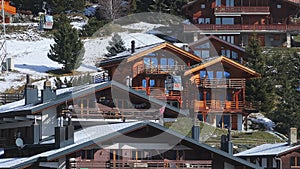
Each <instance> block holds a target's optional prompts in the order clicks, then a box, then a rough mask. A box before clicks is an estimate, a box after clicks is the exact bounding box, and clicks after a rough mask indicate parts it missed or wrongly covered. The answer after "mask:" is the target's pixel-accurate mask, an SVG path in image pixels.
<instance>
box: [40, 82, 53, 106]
mask: <svg viewBox="0 0 300 169" xmlns="http://www.w3.org/2000/svg"><path fill="white" fill-rule="evenodd" d="M54 98H56V92H55V91H54V90H52V89H51V82H50V81H49V79H48V77H47V80H46V81H45V82H44V90H42V102H43V103H45V102H47V101H49V100H52V99H54Z"/></svg>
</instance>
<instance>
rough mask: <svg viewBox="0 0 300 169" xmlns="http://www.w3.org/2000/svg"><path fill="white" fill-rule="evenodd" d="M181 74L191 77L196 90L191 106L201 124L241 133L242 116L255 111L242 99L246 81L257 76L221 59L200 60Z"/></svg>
mask: <svg viewBox="0 0 300 169" xmlns="http://www.w3.org/2000/svg"><path fill="white" fill-rule="evenodd" d="M184 75H191V78H190V81H191V82H192V84H194V85H196V86H197V87H198V90H199V93H197V94H196V95H194V99H195V100H194V104H193V105H194V113H195V114H198V118H199V119H200V120H201V121H204V122H209V123H211V124H213V125H215V126H216V127H222V128H224V127H225V128H227V127H231V128H232V129H233V130H242V122H243V120H242V119H243V117H245V116H248V114H249V113H251V112H254V111H255V109H253V108H252V107H251V105H250V104H249V103H247V102H246V100H245V95H246V91H245V84H246V80H247V79H249V78H256V77H259V76H260V74H258V73H256V72H255V71H253V70H251V69H249V68H247V67H245V66H243V65H241V64H238V63H237V62H235V61H233V60H231V59H228V58H227V57H224V56H221V57H216V58H209V59H207V60H203V64H201V65H199V66H196V67H194V68H191V69H189V70H187V71H186V72H185V74H184ZM191 98H192V97H191ZM245 122H246V121H245Z"/></svg>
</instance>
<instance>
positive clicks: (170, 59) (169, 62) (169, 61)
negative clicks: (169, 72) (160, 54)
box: [168, 58, 175, 66]
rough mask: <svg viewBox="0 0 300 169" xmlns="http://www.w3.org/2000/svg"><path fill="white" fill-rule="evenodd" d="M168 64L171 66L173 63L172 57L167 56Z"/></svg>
mask: <svg viewBox="0 0 300 169" xmlns="http://www.w3.org/2000/svg"><path fill="white" fill-rule="evenodd" d="M168 65H171V66H173V65H175V61H174V59H172V58H168Z"/></svg>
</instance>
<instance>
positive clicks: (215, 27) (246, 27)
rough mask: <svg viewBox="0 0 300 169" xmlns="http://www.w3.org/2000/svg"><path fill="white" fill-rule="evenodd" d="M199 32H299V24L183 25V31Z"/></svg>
mask: <svg viewBox="0 0 300 169" xmlns="http://www.w3.org/2000/svg"><path fill="white" fill-rule="evenodd" d="M201 30H215V31H218V30H224V31H228V30H229V31H230V30H235V31H242V30H248V31H254V30H274V31H275V30H277V31H299V30H300V24H291V25H286V24H270V25H241V24H234V25H221V24H196V25H184V31H186V32H191V31H193V32H194V31H201Z"/></svg>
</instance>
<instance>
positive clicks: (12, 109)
mask: <svg viewBox="0 0 300 169" xmlns="http://www.w3.org/2000/svg"><path fill="white" fill-rule="evenodd" d="M112 86H114V87H117V88H119V89H122V90H124V91H128V92H129V93H132V94H133V95H135V96H137V97H139V98H141V99H145V100H149V101H150V102H151V103H155V104H157V105H160V106H161V107H163V106H165V107H166V109H169V110H171V112H174V113H175V112H176V114H181V115H184V116H186V115H188V112H185V111H182V110H181V109H178V108H176V107H173V106H170V105H168V104H166V103H165V102H163V101H160V100H158V99H155V98H153V97H149V96H147V95H145V94H142V93H139V92H137V91H135V90H133V89H131V88H129V87H128V86H125V85H123V84H121V83H118V82H116V81H109V82H103V83H97V84H90V85H84V86H79V87H73V88H69V90H68V89H65V92H63V93H61V94H60V95H58V96H57V97H56V98H55V99H53V100H50V101H48V102H46V103H40V104H37V105H24V103H25V101H24V99H23V100H21V101H18V102H16V103H11V104H10V105H9V106H6V105H4V106H3V107H2V106H0V116H6V115H7V114H11V115H28V114H35V113H38V112H41V111H43V110H44V109H47V108H50V107H53V106H56V105H58V104H61V103H65V102H66V101H69V100H72V99H74V98H79V97H83V96H86V95H89V94H93V93H95V92H98V91H101V90H104V89H107V88H111V87H112Z"/></svg>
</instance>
